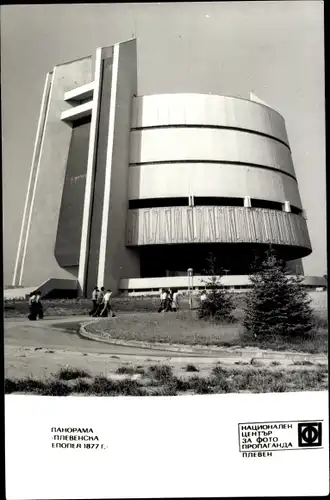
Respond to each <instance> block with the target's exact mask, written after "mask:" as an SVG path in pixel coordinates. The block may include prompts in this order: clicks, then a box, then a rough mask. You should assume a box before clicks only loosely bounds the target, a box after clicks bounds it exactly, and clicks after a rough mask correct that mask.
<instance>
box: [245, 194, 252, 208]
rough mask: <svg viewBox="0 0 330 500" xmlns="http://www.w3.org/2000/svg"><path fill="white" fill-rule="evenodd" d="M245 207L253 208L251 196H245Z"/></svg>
mask: <svg viewBox="0 0 330 500" xmlns="http://www.w3.org/2000/svg"><path fill="white" fill-rule="evenodd" d="M244 207H245V208H251V198H250V196H244Z"/></svg>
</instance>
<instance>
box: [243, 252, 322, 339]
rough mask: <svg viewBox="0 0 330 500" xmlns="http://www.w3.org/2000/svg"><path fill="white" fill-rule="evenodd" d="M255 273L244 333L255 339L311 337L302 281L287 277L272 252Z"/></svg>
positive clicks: (311, 325) (312, 323)
mask: <svg viewBox="0 0 330 500" xmlns="http://www.w3.org/2000/svg"><path fill="white" fill-rule="evenodd" d="M254 270H255V272H254V274H251V276H250V280H251V282H252V288H251V290H250V291H249V292H248V293H247V295H246V304H245V307H244V313H245V315H244V320H243V325H244V328H245V331H246V332H248V333H253V334H254V335H255V336H257V337H258V336H263V335H264V336H271V335H275V336H278V335H280V336H283V335H286V336H301V335H306V334H308V333H310V332H311V330H312V328H313V326H314V321H313V313H312V309H311V307H310V303H311V301H310V299H309V298H308V294H307V292H306V291H305V290H304V288H303V286H302V278H301V277H299V276H295V277H292V276H289V274H288V271H286V269H285V263H284V262H283V261H281V260H280V259H278V258H277V256H276V254H275V253H274V252H273V251H272V250H271V251H269V252H267V254H266V258H265V259H263V261H262V262H261V263H260V264H259V265H257V266H256V267H255V269H254Z"/></svg>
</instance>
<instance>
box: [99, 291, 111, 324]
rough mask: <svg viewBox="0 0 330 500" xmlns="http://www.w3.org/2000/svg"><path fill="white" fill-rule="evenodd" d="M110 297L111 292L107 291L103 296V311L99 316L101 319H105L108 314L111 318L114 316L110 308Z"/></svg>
mask: <svg viewBox="0 0 330 500" xmlns="http://www.w3.org/2000/svg"><path fill="white" fill-rule="evenodd" d="M111 296H112V291H111V290H110V289H108V290H107V291H106V293H105V294H104V298H103V309H102V311H101V314H100V316H101V317H102V318H106V317H107V316H108V315H109V313H111V316H112V317H113V316H115V314H114V313H113V311H112V308H111Z"/></svg>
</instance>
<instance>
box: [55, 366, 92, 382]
mask: <svg viewBox="0 0 330 500" xmlns="http://www.w3.org/2000/svg"><path fill="white" fill-rule="evenodd" d="M55 377H57V378H59V379H60V380H74V379H76V378H87V377H90V374H89V373H88V372H87V371H86V370H81V369H80V368H70V367H66V368H61V369H60V370H59V371H58V372H57V373H56V374H55Z"/></svg>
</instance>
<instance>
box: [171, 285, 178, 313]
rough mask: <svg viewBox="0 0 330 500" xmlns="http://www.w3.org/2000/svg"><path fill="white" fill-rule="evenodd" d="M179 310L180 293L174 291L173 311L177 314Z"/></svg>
mask: <svg viewBox="0 0 330 500" xmlns="http://www.w3.org/2000/svg"><path fill="white" fill-rule="evenodd" d="M178 310H179V292H178V290H174V292H173V298H172V311H174V312H176V311H178Z"/></svg>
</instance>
